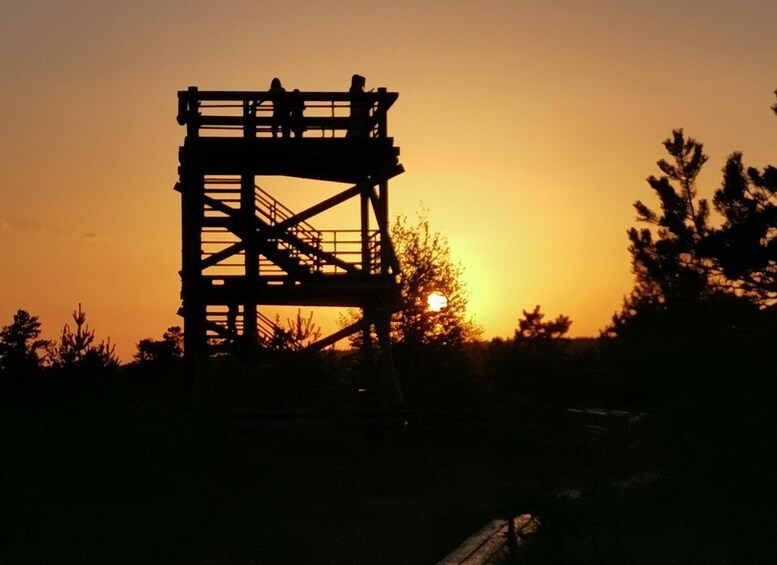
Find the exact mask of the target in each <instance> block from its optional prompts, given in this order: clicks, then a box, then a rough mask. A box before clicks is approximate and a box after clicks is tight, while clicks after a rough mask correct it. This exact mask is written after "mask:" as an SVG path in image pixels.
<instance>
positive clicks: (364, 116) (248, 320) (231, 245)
mask: <svg viewBox="0 0 777 565" xmlns="http://www.w3.org/2000/svg"><path fill="white" fill-rule="evenodd" d="M397 96H398V94H397V93H395V92H387V91H386V89H384V88H380V89H378V90H377V91H376V92H366V93H365V92H362V91H361V90H359V91H358V92H355V91H354V89H352V90H351V91H350V92H298V91H295V92H293V93H286V92H284V91H280V92H278V91H276V92H274V91H273V90H272V89H271V90H270V91H258V92H233V91H201V90H198V89H197V88H196V87H189V89H188V90H183V91H179V92H178V123H179V124H180V125H183V126H186V138H185V141H184V144H183V146H182V147H181V148H180V150H179V160H180V166H179V169H178V171H179V181H178V183H177V184H176V186H175V189H176V190H177V191H178V192H180V194H181V218H182V222H181V223H182V269H181V298H182V301H183V305H182V308H181V311H180V313H181V315H182V316H183V319H184V357H185V364H186V367H187V372H188V374H189V375H192V374H193V373H194V371H195V368H196V367H198V366H200V364H201V363H202V362H203V361H204V360H205V359H206V358H207V357H208V356H209V355H211V354H213V353H215V352H219V351H224V350H226V349H227V348H232V349H233V350H234V348H236V347H237V348H242V349H243V350H251V348H256V347H258V346H261V344H262V343H263V341H265V340H267V339H269V336H271V335H272V333H273V331H274V328H273V324H272V321H271V320H270V319H269V317H268V316H267V315H266V313H265V312H263V309H264V307H266V306H273V305H292V306H340V307H355V308H360V309H361V310H362V313H363V317H362V320H361V321H359V322H357V323H354V324H352V325H350V326H348V327H346V328H343V329H341V330H340V331H338V332H336V333H334V334H332V335H330V336H328V337H325V338H324V339H322V340H320V341H318V342H316V343H315V344H313V345H312V346H309V348H319V349H320V348H323V347H326V346H328V345H331V344H333V343H335V342H337V341H339V340H340V339H343V338H344V337H347V336H348V335H350V334H352V333H355V332H357V331H362V332H364V336H365V340H364V341H365V343H366V344H367V345H369V340H370V337H369V336H370V331H369V330H370V327H371V326H372V327H374V329H375V333H376V335H377V336H378V340H379V345H380V349H381V358H382V359H383V373H384V375H385V373H389V377H390V378H389V379H384V381H388V384H387V385H384V394H383V396H384V398H385V397H386V394H388V396H389V397H393V398H391V400H397V398H396V393H398V388H397V387H396V381H395V377H394V375H393V362H392V360H391V353H390V342H389V319H390V316H391V314H392V313H393V312H394V311H395V310H397V309H398V304H399V301H398V286H397V281H396V275H397V274H398V269H399V267H398V262H397V257H396V255H395V253H394V249H393V246H392V244H391V239H390V237H389V220H388V181H389V179H391V178H392V177H394V176H396V175H398V174H400V173H402V172H403V168H402V166H401V165H400V164H399V161H398V155H399V149H398V148H397V147H395V146H394V143H393V139H392V138H391V137H389V136H388V130H387V114H388V110H389V108H391V106H392V104H393V103H394V102H395V101H396V99H397ZM290 108H291V110H289V109H290ZM294 108H296V110H295V109H294ZM303 108H304V110H303ZM268 175H269V176H283V177H290V178H295V179H313V180H318V181H328V182H327V183H324V184H325V185H327V186H336V185H332V184H331V183H340V185H341V186H340V187H338V189H339V190H338V192H337V193H336V194H335V195H334V196H329V197H326V198H325V199H322V200H320V201H318V203H317V204H315V205H313V206H311V207H309V208H307V209H305V210H301V211H297V212H292V211H291V210H289V209H288V208H287V207H285V206H284V205H283V204H281V202H280V201H279V200H277V199H276V198H275V196H273V195H271V194H269V193H268V192H266V191H265V190H263V189H262V188H261V187H260V186H259V185H258V184H257V177H258V176H268ZM351 199H358V200H359V201H360V204H359V207H358V209H359V210H360V212H359V217H358V218H354V222H353V226H352V227H349V229H342V230H339V229H338V230H319V229H316V228H315V227H313V224H314V223H315V220H316V216H317V215H319V214H321V213H322V212H325V211H327V210H331V209H333V208H334V207H336V206H340V205H342V204H343V203H345V202H347V201H349V200H351ZM387 389H392V390H394V391H396V393H393V394H392V393H390V392H389V393H387V392H386V390H387Z"/></svg>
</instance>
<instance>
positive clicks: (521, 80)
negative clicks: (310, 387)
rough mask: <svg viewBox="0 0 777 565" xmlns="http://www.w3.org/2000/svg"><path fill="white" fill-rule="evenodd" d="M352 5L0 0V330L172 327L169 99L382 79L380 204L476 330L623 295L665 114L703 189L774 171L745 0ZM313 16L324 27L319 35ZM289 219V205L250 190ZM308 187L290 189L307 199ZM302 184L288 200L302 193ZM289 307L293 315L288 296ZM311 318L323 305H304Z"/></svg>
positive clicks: (284, 190)
mask: <svg viewBox="0 0 777 565" xmlns="http://www.w3.org/2000/svg"><path fill="white" fill-rule="evenodd" d="M370 12H371V13H370V15H369V22H370V24H369V25H367V24H366V23H365V20H364V18H365V15H364V12H363V4H362V3H357V2H355V1H352V0H348V1H346V0H340V1H336V2H332V3H326V5H324V3H321V4H320V5H319V4H315V5H313V6H308V7H306V8H305V9H304V10H303V9H302V8H300V7H299V6H296V5H294V6H290V5H282V4H277V5H276V4H271V5H264V4H262V5H257V4H255V3H249V2H243V1H240V0H229V1H226V2H222V3H219V4H218V5H214V4H212V3H209V2H203V1H195V2H186V3H184V2H179V1H175V0H174V1H171V2H164V3H150V4H144V5H143V6H138V5H111V6H108V5H105V4H104V3H100V2H95V1H91V0H87V1H84V2H80V3H78V4H77V5H60V4H59V3H50V2H41V1H38V2H36V1H32V2H17V1H13V0H12V1H10V2H6V3H4V4H3V5H2V6H0V65H2V66H1V67H0V69H2V72H3V76H4V77H6V78H7V84H6V85H4V88H3V90H2V93H0V97H1V98H2V102H3V104H2V105H0V112H2V118H3V124H4V128H3V129H2V131H0V155H2V156H3V157H2V170H1V171H0V172H2V174H1V175H0V194H2V203H3V206H2V209H0V234H1V236H0V257H2V260H3V262H4V263H5V268H4V269H2V270H0V288H2V289H3V292H2V295H0V325H6V324H9V323H10V322H11V320H12V316H13V314H14V313H15V312H16V310H18V309H20V308H21V309H25V310H27V311H29V312H30V313H31V314H32V315H35V316H38V317H39V318H40V320H41V322H42V323H43V328H44V332H45V336H46V337H48V338H57V337H58V336H59V334H60V331H61V329H62V327H63V326H64V325H65V324H66V323H71V319H70V313H71V312H72V311H73V309H74V308H75V307H76V305H77V304H78V303H79V302H80V303H82V304H83V308H84V310H85V311H86V312H87V316H88V318H87V321H88V323H89V324H90V326H91V327H92V328H94V329H95V330H96V332H97V339H98V340H100V339H103V338H107V337H108V336H110V337H111V341H112V342H113V343H116V344H117V351H118V352H119V354H120V356H121V358H122V360H123V361H125V362H127V361H129V360H131V356H132V353H133V352H134V350H135V343H137V342H138V341H139V340H140V339H143V338H146V337H152V338H155V339H159V338H160V337H161V335H162V333H163V332H164V331H165V329H166V328H167V327H169V326H173V325H181V323H182V321H181V319H180V318H179V317H178V316H177V315H176V311H177V309H178V307H179V305H180V299H179V292H180V281H179V277H178V270H179V269H180V245H181V244H180V211H179V205H180V202H179V195H178V194H177V193H175V192H174V191H173V190H172V187H173V185H174V183H175V181H176V177H177V171H176V168H177V165H178V161H177V150H178V147H179V146H180V144H181V143H182V142H183V138H184V130H183V128H181V127H180V126H178V124H176V122H175V114H176V92H177V91H178V90H181V89H185V88H186V87H188V86H189V85H193V86H198V87H200V88H202V89H212V90H264V89H267V88H268V87H269V84H270V80H271V79H272V78H273V77H275V76H279V77H281V79H282V80H283V83H284V85H285V86H286V87H287V89H293V88H299V89H301V90H303V91H310V90H319V91H335V90H342V91H345V90H347V88H348V82H349V79H350V76H351V75H352V74H353V73H354V72H358V73H359V74H362V75H364V76H366V78H367V89H371V88H377V87H380V86H385V87H387V88H388V89H389V90H391V91H396V92H399V94H400V96H399V100H398V101H397V103H396V104H395V106H394V107H393V108H392V109H391V112H390V115H389V124H388V127H389V135H390V136H392V137H394V139H395V142H396V145H398V146H399V147H400V148H401V151H402V152H401V155H400V161H401V162H402V164H403V165H404V167H405V169H406V173H404V174H403V175H400V176H399V177H397V179H396V180H392V182H391V199H390V206H391V210H390V213H391V216H392V217H394V216H396V215H399V214H404V215H408V216H410V217H412V216H413V215H414V214H415V212H416V211H417V210H418V209H419V204H420V203H423V205H425V206H426V207H427V208H429V220H430V225H431V228H432V229H433V230H434V231H439V232H440V233H442V234H443V235H444V236H446V237H447V238H448V240H449V242H450V246H451V251H452V255H453V258H454V260H456V261H460V262H461V263H462V264H463V266H464V267H465V273H464V281H465V282H466V283H467V284H468V287H469V289H470V291H471V294H470V311H471V313H472V314H473V315H474V317H475V319H476V321H477V322H478V323H479V324H480V325H481V326H483V327H484V329H485V333H484V338H486V339H487V338H491V337H498V336H501V337H505V336H510V335H512V332H513V330H514V328H515V327H516V324H517V320H518V318H519V317H520V314H521V310H522V309H530V308H532V307H533V306H534V305H535V304H540V305H541V306H542V309H543V311H544V312H546V313H547V315H548V316H552V317H555V316H557V315H559V314H565V315H567V316H570V317H571V318H572V320H573V325H572V328H571V332H570V334H571V335H572V336H593V335H596V334H597V333H598V331H599V330H600V329H602V328H603V327H604V326H605V325H606V324H607V323H608V321H609V319H610V316H611V315H612V313H613V312H614V311H616V310H617V309H618V308H619V307H620V305H621V301H622V298H623V296H624V295H625V294H627V293H628V292H629V290H630V289H631V285H632V275H631V273H630V265H629V256H628V253H627V245H628V242H627V239H626V236H625V232H626V230H627V229H628V228H629V227H631V226H633V225H634V224H635V222H634V212H633V209H632V207H631V205H632V203H633V202H634V201H635V200H637V199H638V198H641V199H644V200H646V201H649V200H650V198H651V195H650V192H649V189H648V187H647V184H646V183H645V180H644V179H645V178H646V177H647V176H649V175H651V174H657V172H658V169H657V168H656V166H655V162H656V161H657V160H658V159H660V158H662V157H663V156H664V155H663V148H662V146H661V142H662V140H663V139H665V138H666V137H668V136H669V135H670V133H671V131H672V129H673V128H677V127H683V128H684V129H685V132H686V133H687V134H688V135H690V136H692V137H694V138H696V139H697V140H699V141H701V142H703V143H704V144H705V152H706V153H707V154H708V155H709V156H710V160H709V162H708V163H707V165H706V166H705V169H704V172H703V173H702V176H701V182H700V185H699V193H700V195H701V196H707V197H709V196H710V195H711V194H712V191H713V190H714V189H715V188H716V187H717V186H718V183H719V182H720V179H721V173H720V169H721V167H722V166H723V165H724V163H725V160H726V157H727V156H728V155H729V154H730V153H732V152H733V151H742V152H743V153H744V162H745V163H746V164H747V165H752V166H756V167H763V166H765V165H767V164H770V163H771V164H775V163H774V161H775V158H774V157H775V155H777V119H775V117H774V115H773V113H772V112H771V110H770V106H771V105H772V104H773V103H774V94H773V91H774V89H775V88H777V82H775V81H774V79H773V77H771V76H769V72H768V70H769V69H773V68H775V66H776V65H777V50H775V49H774V48H773V40H772V35H773V33H772V31H771V22H773V21H775V19H777V5H776V4H774V3H773V2H767V1H765V0H754V1H752V2H748V3H746V4H745V5H741V6H737V5H733V4H731V3H729V2H724V1H722V0H710V1H701V0H698V1H683V2H671V3H670V2H668V1H666V2H665V1H657V2H653V3H650V4H645V5H643V4H641V3H620V4H617V3H616V4H613V3H611V2H602V1H595V2H592V3H590V4H589V5H587V6H586V7H585V9H583V8H580V7H579V6H578V5H576V4H575V3H568V2H549V3H543V4H536V3H524V2H512V1H507V0H504V1H489V2H484V3H478V4H473V3H469V2H464V1H463V0H462V1H448V2H442V3H440V4H438V5H435V6H434V7H433V8H430V7H428V6H424V5H419V4H417V3H413V2H409V1H404V0H402V1H397V2H394V3H392V4H391V5H387V6H376V7H372V8H371V10H370ZM331 30H342V32H341V33H337V32H336V33H331ZM268 183H269V185H271V186H270V188H271V189H272V190H273V191H274V192H273V195H274V196H275V197H276V198H278V199H279V200H280V201H282V202H284V203H285V204H287V205H289V207H291V208H292V209H299V208H300V206H301V205H303V204H304V201H305V199H306V198H308V196H309V195H307V194H306V193H305V191H306V190H307V188H306V187H303V188H292V187H290V186H287V185H284V184H283V183H282V182H277V181H276V179H270V180H269V181H268ZM311 190H312V189H311ZM310 196H311V197H312V195H310ZM303 310H304V311H307V309H306V308H303ZM316 319H317V321H318V323H319V324H320V325H322V326H325V328H324V331H325V332H327V331H328V330H329V329H331V328H333V327H334V325H335V320H336V313H334V312H330V311H322V313H321V317H319V315H318V314H317V315H316Z"/></svg>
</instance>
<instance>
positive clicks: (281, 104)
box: [268, 78, 289, 137]
mask: <svg viewBox="0 0 777 565" xmlns="http://www.w3.org/2000/svg"><path fill="white" fill-rule="evenodd" d="M268 92H269V94H270V99H271V100H272V123H271V125H270V129H271V130H272V136H273V137H278V128H279V127H280V128H281V132H282V133H283V137H289V101H288V99H287V96H286V89H285V88H283V86H281V80H280V79H279V78H274V79H272V82H271V83H270V90H269V91H268Z"/></svg>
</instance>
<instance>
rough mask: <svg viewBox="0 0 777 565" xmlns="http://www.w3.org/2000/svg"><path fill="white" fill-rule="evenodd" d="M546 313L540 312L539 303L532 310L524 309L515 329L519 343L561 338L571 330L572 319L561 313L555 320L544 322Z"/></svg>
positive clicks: (544, 341) (541, 341)
mask: <svg viewBox="0 0 777 565" xmlns="http://www.w3.org/2000/svg"><path fill="white" fill-rule="evenodd" d="M544 319H545V314H543V313H542V312H540V306H539V304H538V305H537V306H535V307H534V310H532V311H531V312H527V311H526V310H524V311H523V318H520V319H519V320H518V328H517V329H516V330H515V342H516V344H517V345H533V344H541V343H547V342H550V341H554V340H559V339H561V338H563V337H564V335H565V334H566V333H567V332H568V331H569V327H570V326H571V325H572V320H571V319H570V318H569V317H568V316H562V315H560V316H559V317H558V318H556V319H555V320H551V321H548V322H543V320H544Z"/></svg>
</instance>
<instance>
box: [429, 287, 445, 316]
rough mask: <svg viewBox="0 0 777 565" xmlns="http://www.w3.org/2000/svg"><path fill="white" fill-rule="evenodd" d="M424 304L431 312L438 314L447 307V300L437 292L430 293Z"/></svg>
mask: <svg viewBox="0 0 777 565" xmlns="http://www.w3.org/2000/svg"><path fill="white" fill-rule="evenodd" d="M426 304H427V305H428V307H429V311H431V312H439V311H440V310H442V309H443V308H445V307H447V306H448V299H447V298H446V297H445V296H443V295H442V294H440V293H439V292H432V293H431V294H429V296H427V297H426Z"/></svg>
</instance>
